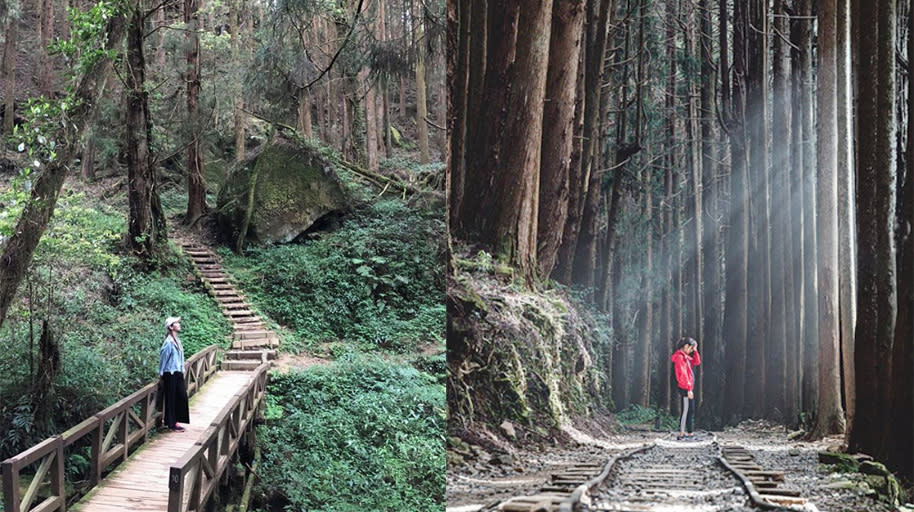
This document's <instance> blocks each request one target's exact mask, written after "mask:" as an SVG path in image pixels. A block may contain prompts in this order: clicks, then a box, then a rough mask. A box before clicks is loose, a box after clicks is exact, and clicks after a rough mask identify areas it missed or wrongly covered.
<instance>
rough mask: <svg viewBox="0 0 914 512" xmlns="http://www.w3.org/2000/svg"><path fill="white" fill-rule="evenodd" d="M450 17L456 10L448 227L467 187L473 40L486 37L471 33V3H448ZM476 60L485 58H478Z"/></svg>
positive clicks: (451, 71)
mask: <svg viewBox="0 0 914 512" xmlns="http://www.w3.org/2000/svg"><path fill="white" fill-rule="evenodd" d="M448 9H449V11H448V12H449V13H450V11H451V10H454V11H455V12H454V13H453V15H452V17H453V18H454V20H453V21H450V20H449V26H448V37H449V38H456V41H455V42H453V43H452V42H451V41H450V40H449V41H448V46H449V47H450V48H453V49H454V51H451V52H449V54H448V56H449V57H450V59H453V61H454V63H453V69H450V68H449V70H448V74H447V86H448V101H449V103H450V104H449V105H448V109H449V110H450V112H451V115H450V116H449V117H448V123H450V124H449V126H448V136H449V137H450V156H449V158H448V165H447V169H448V172H447V177H448V188H447V190H448V200H447V208H448V223H449V224H448V225H449V226H452V224H451V222H452V221H453V220H454V219H455V218H456V213H457V212H459V211H460V205H461V203H462V202H463V191H464V188H465V187H466V134H467V106H468V103H469V97H468V94H469V89H468V87H469V77H470V58H471V56H470V39H471V38H474V37H484V34H473V33H472V32H471V31H470V18H471V17H472V16H476V15H477V13H474V12H473V11H472V10H471V9H470V0H457V1H456V2H450V3H448ZM473 58H477V59H478V58H481V57H480V56H474V57H473Z"/></svg>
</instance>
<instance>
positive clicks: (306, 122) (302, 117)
mask: <svg viewBox="0 0 914 512" xmlns="http://www.w3.org/2000/svg"><path fill="white" fill-rule="evenodd" d="M369 105H370V104H369ZM298 131H299V132H300V133H301V135H302V137H304V138H306V139H308V140H311V139H313V138H314V129H313V127H312V125H311V93H310V92H308V90H307V89H304V88H303V89H299V90H298ZM376 156H377V155H376ZM376 163H377V162H376ZM372 170H377V169H372Z"/></svg>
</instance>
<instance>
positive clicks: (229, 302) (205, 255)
mask: <svg viewBox="0 0 914 512" xmlns="http://www.w3.org/2000/svg"><path fill="white" fill-rule="evenodd" d="M181 248H182V250H183V251H184V253H185V254H187V256H188V257H189V258H190V260H191V261H192V262H193V264H194V267H195V268H196V270H197V274H198V275H199V277H200V280H201V281H203V284H204V286H206V289H207V290H208V291H209V293H210V295H212V296H213V298H215V299H216V302H218V303H219V307H220V308H221V309H222V314H223V315H225V316H226V318H228V319H229V322H231V324H232V347H231V350H228V351H226V353H225V360H224V361H223V362H222V369H223V370H253V369H255V368H257V367H258V366H259V365H260V364H261V363H262V362H266V361H267V360H273V359H276V350H275V348H276V347H278V346H279V337H278V336H277V335H276V333H274V332H273V331H272V330H270V329H269V328H267V326H266V325H265V324H264V323H263V319H261V318H260V316H259V315H258V314H257V313H255V312H254V311H253V310H252V309H251V305H250V304H248V303H247V301H246V300H245V298H244V296H243V295H242V294H241V293H240V292H239V291H238V289H236V288H235V285H234V284H232V281H231V278H230V276H229V275H228V274H227V273H226V272H225V270H224V269H223V268H222V264H221V263H220V262H219V258H218V256H217V255H216V254H215V253H214V252H212V251H211V250H210V249H209V248H208V247H206V246H203V245H200V244H197V243H193V242H181Z"/></svg>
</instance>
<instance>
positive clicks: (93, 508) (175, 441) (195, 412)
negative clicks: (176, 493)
mask: <svg viewBox="0 0 914 512" xmlns="http://www.w3.org/2000/svg"><path fill="white" fill-rule="evenodd" d="M250 378H251V372H246V371H237V372H236V371H220V372H217V373H216V374H214V375H213V377H212V378H210V380H209V381H208V382H207V383H206V384H205V385H204V386H203V387H202V388H201V389H200V391H198V392H197V393H196V394H195V395H194V396H193V397H192V398H191V399H190V421H191V423H190V424H188V425H185V427H186V428H187V431H186V432H170V431H163V432H161V433H159V434H157V435H155V437H154V438H152V439H150V440H149V441H148V442H146V443H145V444H143V445H142V446H141V447H140V448H138V449H137V451H136V452H135V453H133V454H132V455H131V456H130V458H129V459H128V460H127V461H126V462H124V463H123V464H121V465H120V466H118V468H117V469H115V470H114V471H113V472H112V473H111V474H110V475H108V476H107V477H106V478H105V479H103V480H102V481H101V482H100V483H99V485H98V486H97V487H95V488H94V489H93V490H92V491H90V492H89V494H87V495H86V496H85V497H84V498H83V499H82V500H80V502H79V503H77V504H75V505H73V506H72V507H69V510H71V511H77V512H114V511H117V512H128V511H134V510H135V511H149V512H152V511H161V512H165V511H167V510H168V475H169V468H170V467H171V466H172V465H174V464H175V462H176V461H177V460H178V459H180V458H181V457H182V456H183V455H184V454H185V453H186V452H187V451H188V450H190V449H191V448H192V447H193V445H194V443H196V442H197V441H198V440H199V439H200V437H201V435H202V434H203V433H204V431H205V430H206V429H207V428H209V427H210V424H211V423H212V422H213V420H214V419H216V416H217V415H218V414H219V412H220V411H221V410H222V409H223V408H224V407H225V406H226V404H228V403H229V401H231V399H232V398H233V397H234V395H235V394H237V393H238V392H240V391H241V390H242V388H244V386H245V384H247V383H248V381H249V380H250Z"/></svg>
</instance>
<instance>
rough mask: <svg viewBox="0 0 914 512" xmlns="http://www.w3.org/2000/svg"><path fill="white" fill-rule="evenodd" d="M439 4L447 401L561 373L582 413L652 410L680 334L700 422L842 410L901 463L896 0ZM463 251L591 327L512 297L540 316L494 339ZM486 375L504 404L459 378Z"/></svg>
mask: <svg viewBox="0 0 914 512" xmlns="http://www.w3.org/2000/svg"><path fill="white" fill-rule="evenodd" d="M447 14H448V23H449V32H448V34H449V37H450V38H451V40H450V43H449V46H450V47H451V48H453V49H454V51H453V52H452V53H451V54H449V61H448V65H449V81H448V88H449V93H450V96H449V102H450V105H451V106H450V109H451V113H452V115H451V117H450V119H449V122H450V123H451V124H450V126H449V136H450V160H449V167H448V214H449V217H448V219H449V220H448V222H449V233H450V237H451V240H452V247H453V251H452V254H453V255H454V261H453V262H452V263H453V265H452V279H454V281H453V282H454V283H456V284H457V286H456V288H454V289H455V290H456V291H455V292H453V293H451V291H450V290H451V288H449V310H448V320H449V333H451V334H453V336H450V335H449V342H451V345H450V347H449V348H450V350H451V358H450V359H449V364H450V368H451V373H449V381H448V385H449V387H448V393H449V395H448V400H449V403H450V404H452V411H456V414H455V415H454V416H453V417H452V418H451V419H452V423H451V424H452V425H461V424H464V425H465V424H466V423H467V422H472V421H474V420H482V421H495V422H496V423H495V424H497V423H498V421H500V420H498V417H497V416H498V415H497V414H494V413H492V411H500V412H499V413H498V414H504V415H507V416H508V417H511V416H512V415H513V414H516V415H517V416H518V417H515V419H517V420H519V421H524V419H523V418H524V415H525V414H527V413H523V412H521V413H518V411H527V412H528V413H529V410H530V409H531V408H535V407H542V408H543V409H548V410H550V411H552V416H553V418H554V419H555V418H556V414H555V411H556V410H559V409H557V408H556V407H555V406H554V403H553V402H557V401H565V403H566V404H568V405H567V407H573V405H572V404H577V403H579V402H577V401H578V400H579V399H580V397H581V396H582V394H583V395H585V396H589V397H590V398H587V399H585V400H586V401H587V402H586V403H589V404H591V405H590V406H585V407H583V410H584V411H589V410H592V408H599V407H600V406H601V404H602V405H607V404H610V405H611V406H612V407H614V408H615V409H617V410H618V409H622V408H625V407H627V406H628V405H630V404H639V405H642V406H648V405H655V406H658V407H659V408H661V409H664V410H674V409H675V408H676V400H675V399H672V400H671V393H672V386H671V385H670V378H671V377H670V373H669V372H670V363H669V357H670V353H671V352H672V351H673V350H674V346H673V343H674V342H675V341H676V340H677V339H678V338H679V337H680V336H691V337H694V338H696V339H697V340H699V346H700V349H701V354H702V360H703V363H702V366H701V367H700V368H699V369H698V370H697V371H698V375H699V377H698V380H697V387H696V403H697V404H698V416H697V417H699V418H700V420H699V421H700V422H701V423H703V424H704V425H705V426H706V427H711V428H720V427H722V426H723V425H726V424H735V423H736V422H738V421H740V420H742V419H745V418H767V419H771V420H775V421H779V422H782V423H784V424H786V425H790V426H792V427H798V426H801V427H802V428H804V429H806V430H807V431H808V432H809V436H810V437H812V438H820V437H822V436H824V435H830V434H840V433H845V434H846V444H847V449H848V450H850V451H852V452H855V451H862V452H866V453H871V454H873V455H874V456H876V457H878V458H880V459H881V460H886V461H888V462H889V465H890V467H891V468H892V469H893V470H895V471H897V472H899V474H901V475H904V476H905V478H907V479H908V480H909V481H910V480H911V479H912V476H914V474H912V471H914V467H912V464H914V447H912V437H914V434H912V432H914V426H912V416H914V414H912V411H914V403H912V400H914V398H912V389H914V382H912V376H914V371H912V370H914V361H912V357H914V354H912V345H914V331H912V317H911V309H912V306H914V286H912V281H911V279H910V277H911V268H912V265H914V252H912V251H914V240H912V237H911V226H912V224H914V217H912V211H914V205H912V190H914V179H912V177H914V172H912V169H914V167H912V165H914V158H912V153H911V151H914V142H912V140H914V139H911V134H912V133H914V131H912V130H910V119H911V116H910V115H909V112H910V110H911V109H910V106H911V102H912V101H914V94H912V93H911V87H912V86H914V80H911V79H910V77H909V67H908V63H909V62H911V60H910V56H911V55H912V52H914V44H912V39H911V38H912V37H914V30H912V25H911V24H912V9H911V3H910V2H908V1H904V0H874V1H869V2H852V1H850V0H820V1H813V0H750V1H745V2H744V1H735V2H729V1H727V0H720V1H712V0H694V1H687V0H664V1H659V0H578V1H561V0H555V1H550V0H543V1H535V2H526V1H520V0H514V1H504V2H495V1H485V0H457V1H455V2H451V3H449V5H448V13H447ZM482 119H484V120H485V121H481V120H482ZM483 254H485V255H486V256H485V257H482V256H480V255H483ZM489 255H490V256H491V260H492V261H494V263H491V262H490V260H488V259H486V258H489V257H490V256H489ZM479 269H494V273H495V275H496V276H498V275H501V276H502V279H504V278H505V276H507V278H509V279H510V277H511V276H514V279H516V280H519V281H522V282H523V283H525V286H526V287H527V288H528V289H530V290H540V291H543V290H550V289H552V288H555V287H557V286H559V287H570V288H571V289H572V290H576V291H574V292H573V294H574V295H575V296H576V297H580V300H581V302H580V303H581V304H582V306H581V307H582V311H584V310H587V311H591V310H592V311H594V313H593V314H592V315H591V316H592V317H593V318H592V321H587V322H585V323H587V324H588V325H591V326H596V327H591V329H594V330H593V331H592V332H593V334H591V335H587V336H584V337H583V338H580V337H578V335H576V334H573V333H570V332H565V333H564V334H562V333H559V334H556V333H555V332H554V328H550V329H551V330H550V329H547V327H548V326H549V325H553V326H554V325H556V323H558V324H561V322H560V321H558V320H554V321H552V323H551V324H550V320H549V319H550V318H552V317H551V316H550V315H552V314H555V313H554V312H553V313H550V312H549V308H547V307H545V306H543V309H541V310H540V312H541V314H542V315H544V318H543V319H539V320H537V319H536V318H535V317H534V315H533V313H532V312H527V311H528V309H525V310H524V311H525V312H524V313H522V316H523V318H524V320H522V322H523V323H524V325H529V326H530V327H531V328H532V329H534V330H537V329H538V330H539V331H540V332H538V333H531V334H530V338H529V340H528V342H527V343H526V344H525V343H524V342H523V341H516V342H515V341H511V335H506V334H504V333H505V332H513V331H511V328H510V323H507V324H506V326H505V327H504V329H505V331H503V334H502V335H503V336H505V337H504V338H501V337H499V336H500V335H499V334H498V331H497V329H494V330H493V329H492V328H490V327H489V326H494V325H495V324H493V322H494V321H495V320H494V318H495V316H496V312H499V310H500V309H501V308H502V306H500V305H496V304H493V305H492V306H486V305H484V304H483V303H481V302H480V300H479V299H478V296H477V295H476V294H475V292H474V290H476V291H478V290H479V289H481V287H483V286H491V284H485V285H482V284H473V278H472V277H471V275H472V271H476V270H479ZM492 271H493V270H490V272H492ZM474 286H475V288H474ZM550 293H551V292H550ZM499 314H500V313H499ZM519 314H520V313H519ZM582 314H583V313H582ZM487 315H488V316H487ZM588 315H590V314H589V313H588ZM480 316H481V317H482V318H487V319H488V320H484V321H478V320H474V318H479V317H480ZM585 316H586V315H585ZM554 318H563V317H561V316H556V317H554ZM528 320H529V324H528V323H526V322H527V321H528ZM585 320H586V318H585ZM564 322H565V323H564V324H563V325H564V326H565V327H566V328H567V329H572V328H574V329H575V330H577V329H580V326H577V327H575V326H576V325H577V324H575V323H573V322H572V320H571V319H566V320H565V321H564ZM486 324H488V326H487V325H486ZM474 325H475V326H476V327H472V326H474ZM468 326H470V327H468ZM474 329H475V330H474ZM474 333H476V334H479V333H486V335H485V336H483V335H481V334H479V335H476V334H474ZM486 336H489V337H486ZM562 336H564V338H563V337H562ZM492 337H494V339H496V340H500V341H493V339H492ZM541 339H552V340H555V341H554V343H553V344H552V345H549V346H545V345H542V344H541V343H540V342H541ZM574 339H577V340H578V343H579V345H578V347H577V349H576V350H574V351H572V352H573V354H577V355H571V356H563V355H562V354H565V353H566V352H562V351H563V350H570V349H568V348H567V347H568V345H566V343H567V342H568V340H574ZM588 340H589V341H588ZM563 347H564V348H563ZM528 351H529V353H528ZM519 354H520V355H519ZM564 357H567V358H568V363H567V366H560V367H556V366H555V365H558V364H560V363H561V364H563V365H564V364H566V363H564V362H563V361H565V359H563V358H564ZM517 358H520V360H518V359H517ZM543 358H556V359H555V360H550V361H547V362H541V360H542V359H543ZM575 358H577V359H575ZM500 360H504V361H505V362H504V364H502V365H497V366H493V363H492V361H500ZM512 361H515V362H512ZM523 365H531V367H535V368H536V373H535V374H533V373H532V372H528V373H523V372H521V370H520V368H521V367H522V366H523ZM550 365H552V366H550ZM553 367H555V372H556V373H559V372H561V376H559V377H556V378H555V379H553V378H551V377H548V376H546V377H543V374H542V373H539V372H543V371H546V372H551V369H552V368H553ZM489 371H491V372H499V371H503V372H505V373H506V374H507V375H509V378H508V379H507V381H508V382H507V383H505V379H499V378H498V377H495V376H493V375H489V373H488V372H489ZM547 375H548V373H547ZM490 377H491V379H490ZM526 379H536V380H537V383H533V382H530V381H528V380H526ZM554 380H555V381H556V382H554ZM484 383H489V384H493V385H496V386H503V389H505V390H506V391H505V392H506V393H508V395H506V396H510V397H513V398H510V399H506V400H507V401H509V402H510V403H511V404H514V405H513V406H516V407H514V408H513V409H512V406H511V405H505V404H502V405H501V406H493V405H491V402H489V403H486V398H485V397H486V396H488V395H487V394H485V393H484V392H483V393H481V394H478V395H477V394H474V393H472V392H469V390H472V389H485V387H484V386H485V384H484ZM575 389H576V390H575ZM582 390H583V391H582ZM468 393H469V394H468ZM544 396H547V397H549V398H544ZM569 397H572V398H569ZM608 397H611V400H608ZM531 404H533V405H531ZM537 404H539V405H537ZM545 404H548V405H545ZM455 405H456V406H457V407H456V408H454V406H455ZM576 407H577V410H582V408H581V407H580V406H579V405H577V406H576ZM857 418H859V419H860V420H859V421H856V419H857ZM558 419H559V420H560V419H561V418H560V417H559V418H558Z"/></svg>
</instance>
